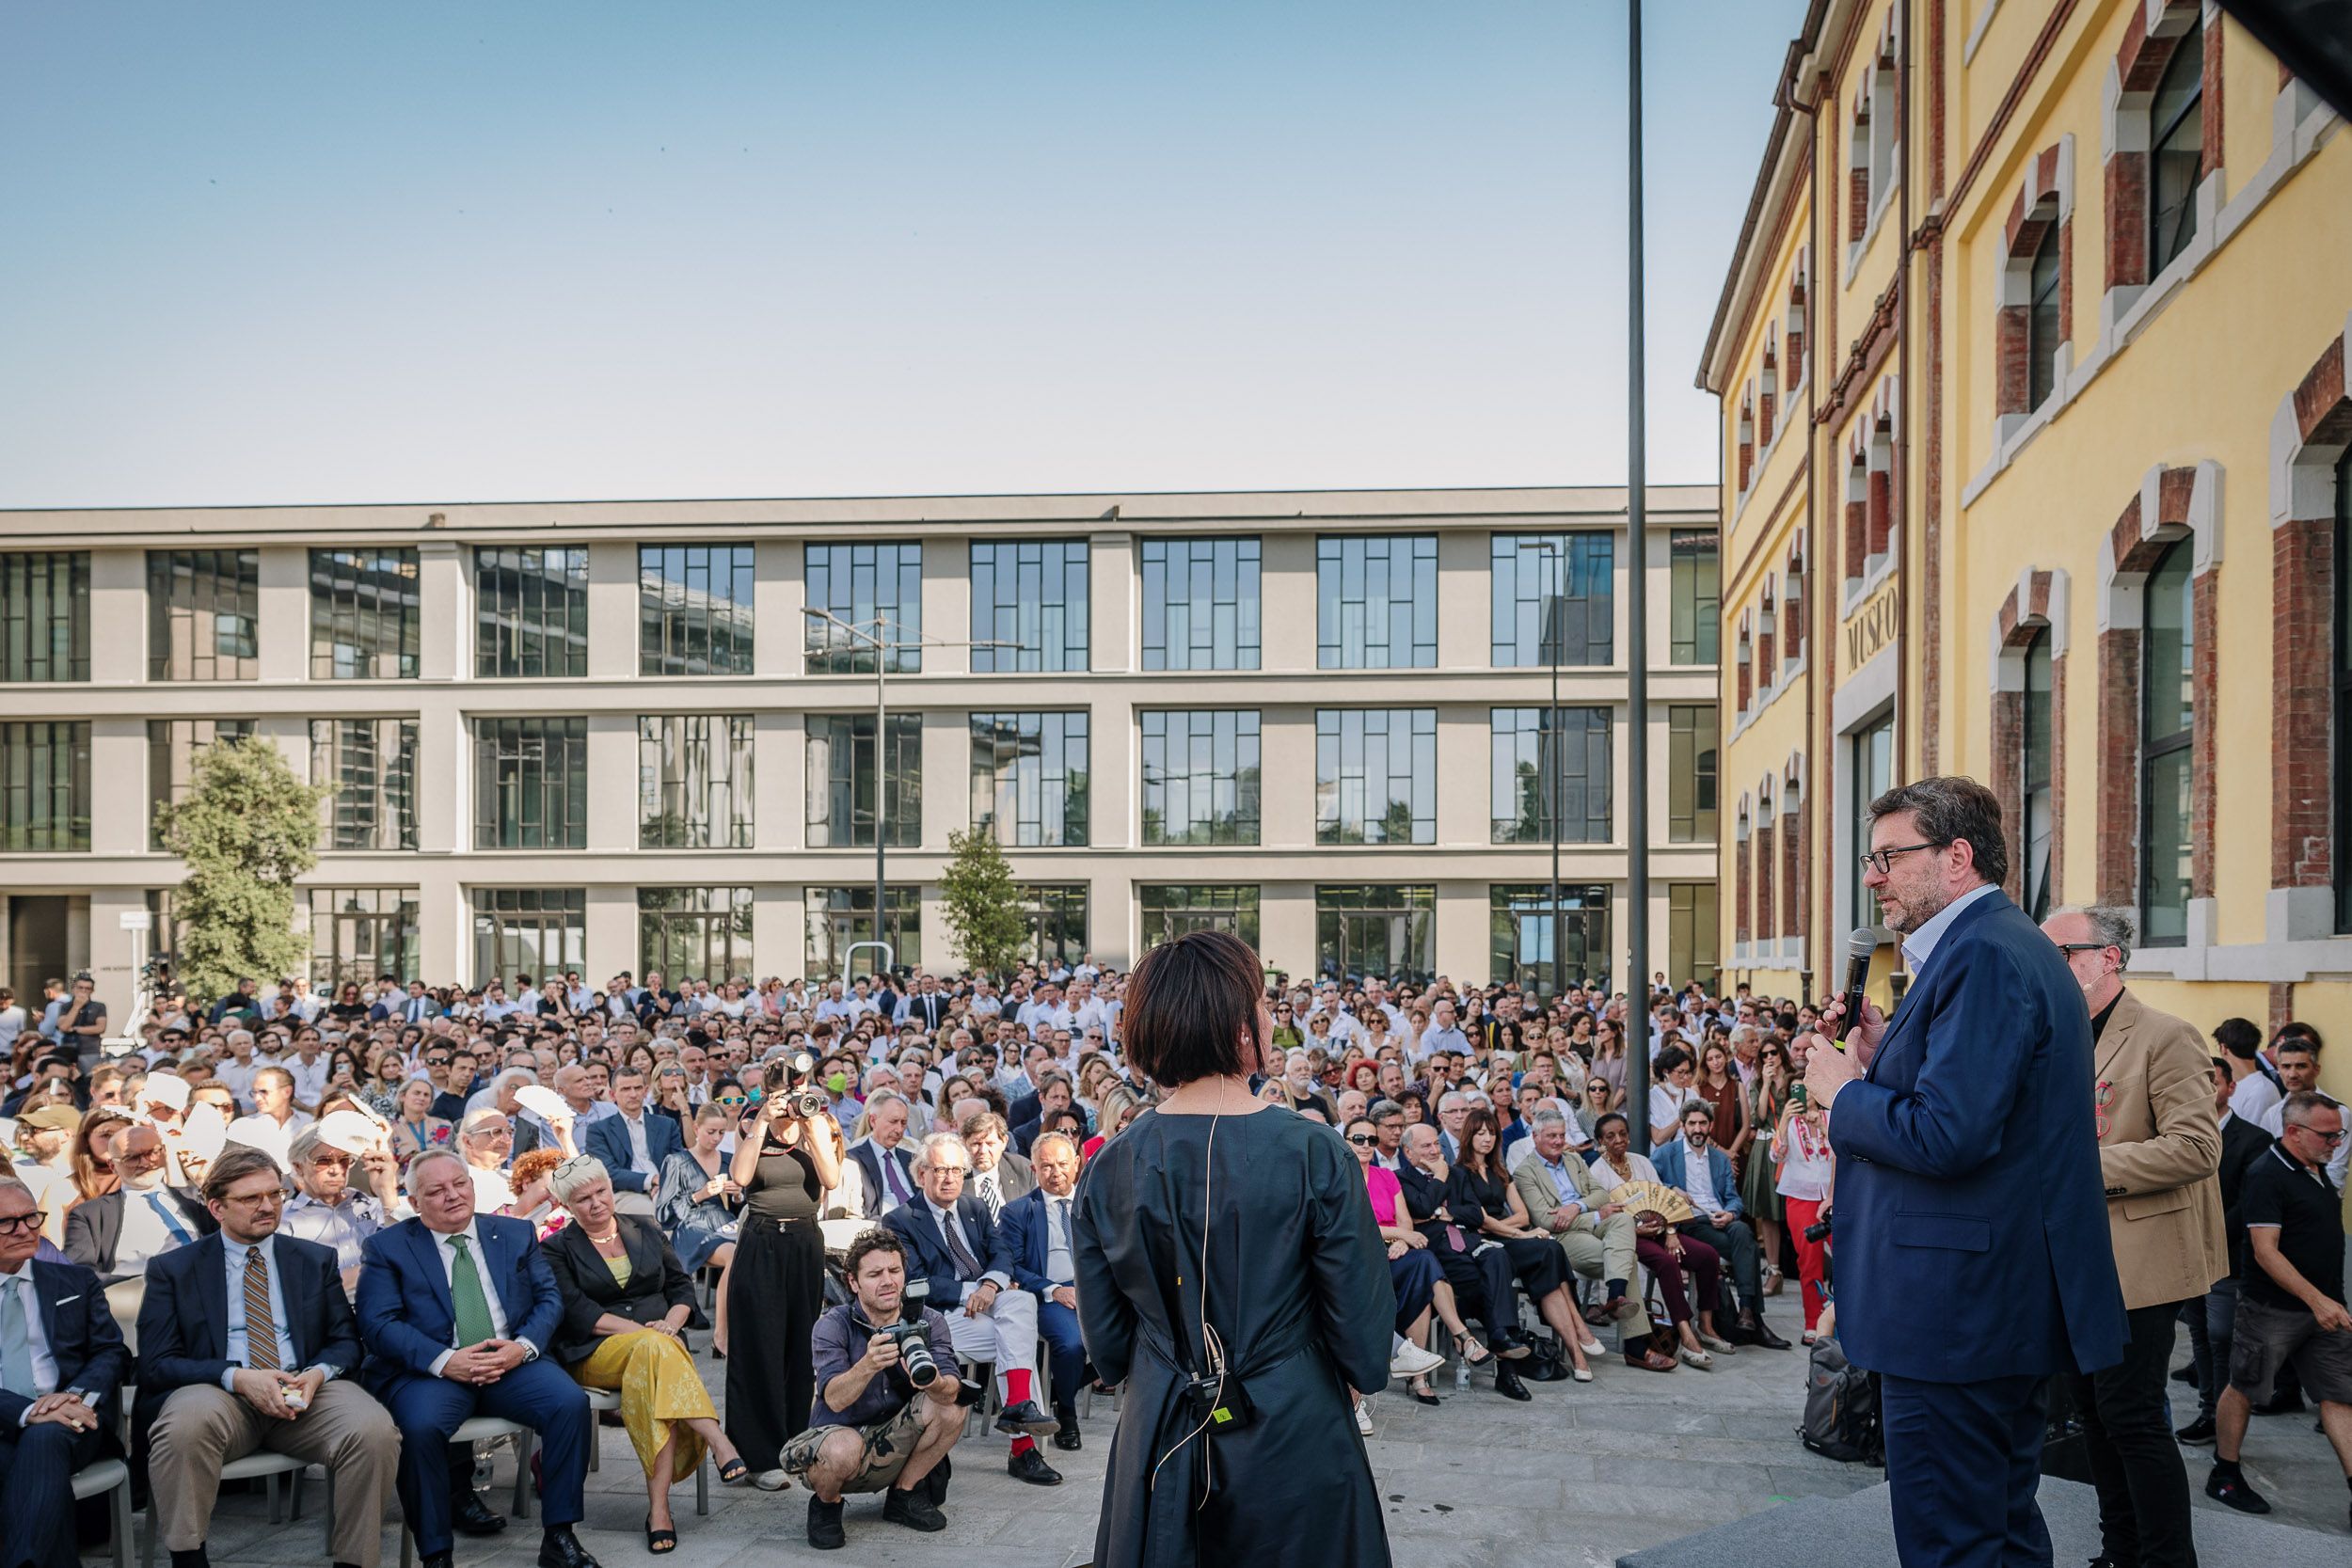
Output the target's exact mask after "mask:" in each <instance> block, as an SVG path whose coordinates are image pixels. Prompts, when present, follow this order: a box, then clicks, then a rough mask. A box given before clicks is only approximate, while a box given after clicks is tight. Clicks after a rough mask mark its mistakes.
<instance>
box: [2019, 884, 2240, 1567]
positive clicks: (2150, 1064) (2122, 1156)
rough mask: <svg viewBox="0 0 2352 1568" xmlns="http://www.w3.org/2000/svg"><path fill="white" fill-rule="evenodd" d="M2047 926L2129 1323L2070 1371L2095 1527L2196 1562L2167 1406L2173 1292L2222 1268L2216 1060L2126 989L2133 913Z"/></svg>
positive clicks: (2179, 1293) (2098, 912)
mask: <svg viewBox="0 0 2352 1568" xmlns="http://www.w3.org/2000/svg"><path fill="white" fill-rule="evenodd" d="M2042 930H2043V931H2044V932H2045V933H2046V934H2047V935H2048V936H2049V938H2050V940H2051V941H2052V942H2056V943H2057V944H2058V951H2059V952H2061V953H2063V954H2064V955H2065V956H2066V964H2067V967H2068V968H2069V969H2070V970H2072V971H2073V972H2074V979H2075V980H2076V982H2077V983H2078V984H2080V985H2081V987H2082V988H2083V1001H2084V1003H2085V1005H2086V1006H2089V1007H2090V1033H2091V1039H2092V1045H2091V1062H2092V1067H2093V1082H2092V1085H2091V1086H2090V1087H2091V1096H2090V1098H2091V1103H2090V1112H2091V1114H2092V1116H2093V1117H2095V1118H2096V1120H2097V1123H2098V1129H2099V1173H2100V1176H2101V1178H2102V1179H2103V1180H2105V1182H2106V1195H2107V1229H2108V1234H2109V1235H2110V1237H2111V1238H2112V1240H2113V1243H2114V1246H2115V1272H2116V1276H2117V1277H2118V1278H2119V1279H2120V1280H2121V1281H2122V1286H2123V1307H2124V1311H2125V1316H2126V1319H2127V1322H2128V1323H2129V1328H2130V1336H2129V1339H2128V1341H2127V1343H2126V1344H2125V1347H2124V1351H2123V1359H2122V1363H2121V1364H2120V1365H2117V1366H2114V1367H2109V1368H2107V1369H2106V1370H2104V1371H2099V1372H2095V1373H2092V1374H2090V1375H2088V1376H2082V1375H2077V1376H2076V1377H2074V1379H2073V1383H2074V1400H2075V1402H2076V1403H2077V1404H2078V1405H2079V1406H2080V1407H2081V1409H2082V1414H2083V1427H2084V1434H2085V1436H2086V1437H2088V1438H2089V1440H2090V1472H2091V1480H2092V1481H2093V1482H2094V1483H2095V1484H2096V1485H2097V1488H2098V1492H2099V1528H2100V1534H2101V1536H2102V1537H2103V1544H2104V1545H2105V1549H2106V1557H2108V1558H2110V1559H2112V1560H2115V1561H2117V1562H2137V1563H2145V1564H2147V1565H2148V1568H2195V1564H2196V1561H2197V1549H2196V1544H2195V1542H2194V1539H2193V1537H2192V1535H2191V1531H2190V1526H2189V1500H2188V1474H2187V1472H2186V1470H2185V1469H2184V1468H2183V1466H2182V1465H2181V1450H2180V1449H2179V1447H2178V1446H2177V1445H2176V1444H2175V1443H2174V1442H2173V1440H2172V1433H2171V1432H2170V1430H2169V1425H2168V1423H2167V1421H2166V1418H2165V1405H2164V1395H2165V1386H2164V1384H2165V1376H2166V1373H2167V1372H2168V1371H2169V1370H2170V1367H2171V1360H2172V1324H2173V1319H2174V1314H2175V1312H2176V1310H2177V1309H2178V1307H2179V1306H2180V1304H2181V1303H2182V1302H2184V1301H2187V1300H2190V1299H2192V1298H2196V1297H2201V1296H2202V1295H2204V1293H2205V1292H2206V1291H2209V1290H2211V1289H2212V1288H2213V1282H2214V1281H2215V1280H2217V1279H2219V1278H2220V1277H2222V1275H2226V1274H2228V1273H2229V1272H2230V1264H2229V1254H2228V1251H2227V1249H2226V1245H2225V1243H2224V1242H2223V1239H2222V1231H2221V1188H2220V1184H2219V1182H2218V1180H2217V1179H2216V1176H2215V1172H2216V1171H2217V1169H2218V1168H2219V1166H2220V1163H2221V1124H2220V1119H2219V1118H2218V1117H2217V1116H2216V1115H2215V1114H2214V1108H2213V1079H2212V1074H2211V1058H2210V1056H2209V1053H2207V1050H2206V1047H2205V1041H2204V1037H2203V1036H2201V1034H2199V1033H2198V1031H2197V1030H2196V1029H2195V1028H2194V1027H2193V1026H2192V1025H2190V1024H2189V1023H2187V1022H2185V1021H2183V1020H2181V1019H2177V1018H2174V1017H2172V1016H2171V1015H2169V1014H2168V1013H2160V1012H2158V1011H2156V1010H2155V1009H2154V1008H2153V1007H2150V1006H2144V1005H2142V1004H2141V1002H2140V1000H2139V998H2137V996H2134V995H2133V994H2132V993H2131V992H2130V991H2128V990H2124V989H2123V969H2124V966H2125V965H2126V964H2128V963H2129V962H2130V961H2131V955H2132V942H2133V939H2134V937H2135V935H2136V932H2135V930H2134V927H2133V923H2132V916H2131V915H2130V913H2129V912H2128V911H2122V910H2116V909H2107V908H2100V907H2093V908H2090V909H2078V910H2060V911H2058V913H2056V914H2053V915H2051V916H2050V917H2049V918H2048V919H2047V920H2045V921H2043V922H2042ZM2005 1152H2006V1151H2005ZM2016 1153H2017V1154H2018V1155H2019V1156H2020V1157H2022V1158H2031V1153H2030V1151H2029V1150H2024V1149H2020V1150H2017V1151H2016Z"/></svg>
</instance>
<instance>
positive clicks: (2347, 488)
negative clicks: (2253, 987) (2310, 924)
mask: <svg viewBox="0 0 2352 1568" xmlns="http://www.w3.org/2000/svg"><path fill="white" fill-rule="evenodd" d="M2335 742H2336V754H2335V765H2334V768H2332V770H2331V772H2330V777H2332V778H2333V779H2334V780H2335V782H2336V835H2335V853H2334V857H2333V859H2334V863H2335V873H2336V929H2337V930H2339V931H2352V451H2346V452H2345V453H2344V455H2343V456H2342V457H2341V458H2338V459H2337V460H2336V735H2335Z"/></svg>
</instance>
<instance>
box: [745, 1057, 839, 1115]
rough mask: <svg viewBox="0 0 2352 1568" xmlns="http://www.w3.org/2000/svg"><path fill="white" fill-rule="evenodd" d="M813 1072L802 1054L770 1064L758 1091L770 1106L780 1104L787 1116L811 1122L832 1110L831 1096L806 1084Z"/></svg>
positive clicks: (814, 1066)
mask: <svg viewBox="0 0 2352 1568" xmlns="http://www.w3.org/2000/svg"><path fill="white" fill-rule="evenodd" d="M816 1070H817V1064H816V1063H815V1062H814V1061H812V1060H810V1059H809V1054H808V1053H807V1052H805V1051H803V1052H800V1053H796V1054H794V1055H792V1056H789V1057H786V1058H783V1059H781V1060H777V1061H773V1062H770V1063H769V1064H768V1070H767V1073H766V1075H765V1078H764V1081H763V1083H762V1085H761V1091H760V1092H761V1093H762V1094H763V1095H764V1096H765V1097H766V1099H767V1100H768V1101H769V1102H770V1103H771V1104H781V1105H782V1106H783V1107H784V1114H785V1115H786V1116H788V1117H799V1118H800V1119H801V1120H803V1121H813V1120H815V1119H816V1118H817V1117H821V1116H823V1115H825V1114H826V1113H827V1112H829V1111H831V1110H832V1109H833V1097H832V1096H830V1095H828V1094H827V1093H825V1091H824V1090H823V1089H820V1088H818V1086H817V1085H815V1084H813V1083H811V1082H809V1078H810V1075H811V1074H812V1073H814V1072H815V1071H816Z"/></svg>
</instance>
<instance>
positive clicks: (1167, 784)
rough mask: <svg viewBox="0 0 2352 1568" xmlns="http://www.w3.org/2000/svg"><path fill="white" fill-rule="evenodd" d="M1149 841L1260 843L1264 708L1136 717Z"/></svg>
mask: <svg viewBox="0 0 2352 1568" xmlns="http://www.w3.org/2000/svg"><path fill="white" fill-rule="evenodd" d="M1137 721H1138V723H1139V724H1140V725H1141V728H1142V732H1143V842H1144V843H1146V844H1255V843H1257V842H1258V713H1257V710H1256V709H1255V708H1195V709H1189V710H1179V711H1173V712H1159V711H1152V712H1146V713H1143V714H1140V715H1138V716H1137Z"/></svg>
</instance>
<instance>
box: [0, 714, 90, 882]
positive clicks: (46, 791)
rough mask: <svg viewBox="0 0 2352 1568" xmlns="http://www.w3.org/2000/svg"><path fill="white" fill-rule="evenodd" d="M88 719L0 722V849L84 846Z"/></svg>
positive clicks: (86, 843)
mask: <svg viewBox="0 0 2352 1568" xmlns="http://www.w3.org/2000/svg"><path fill="white" fill-rule="evenodd" d="M89 791H90V780H89V723H88V721H86V720H75V721H37V722H30V723H0V849H4V850H8V851H9V852H11V853H21V852H24V851H29V850H39V849H87V848H88V847H89Z"/></svg>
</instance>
